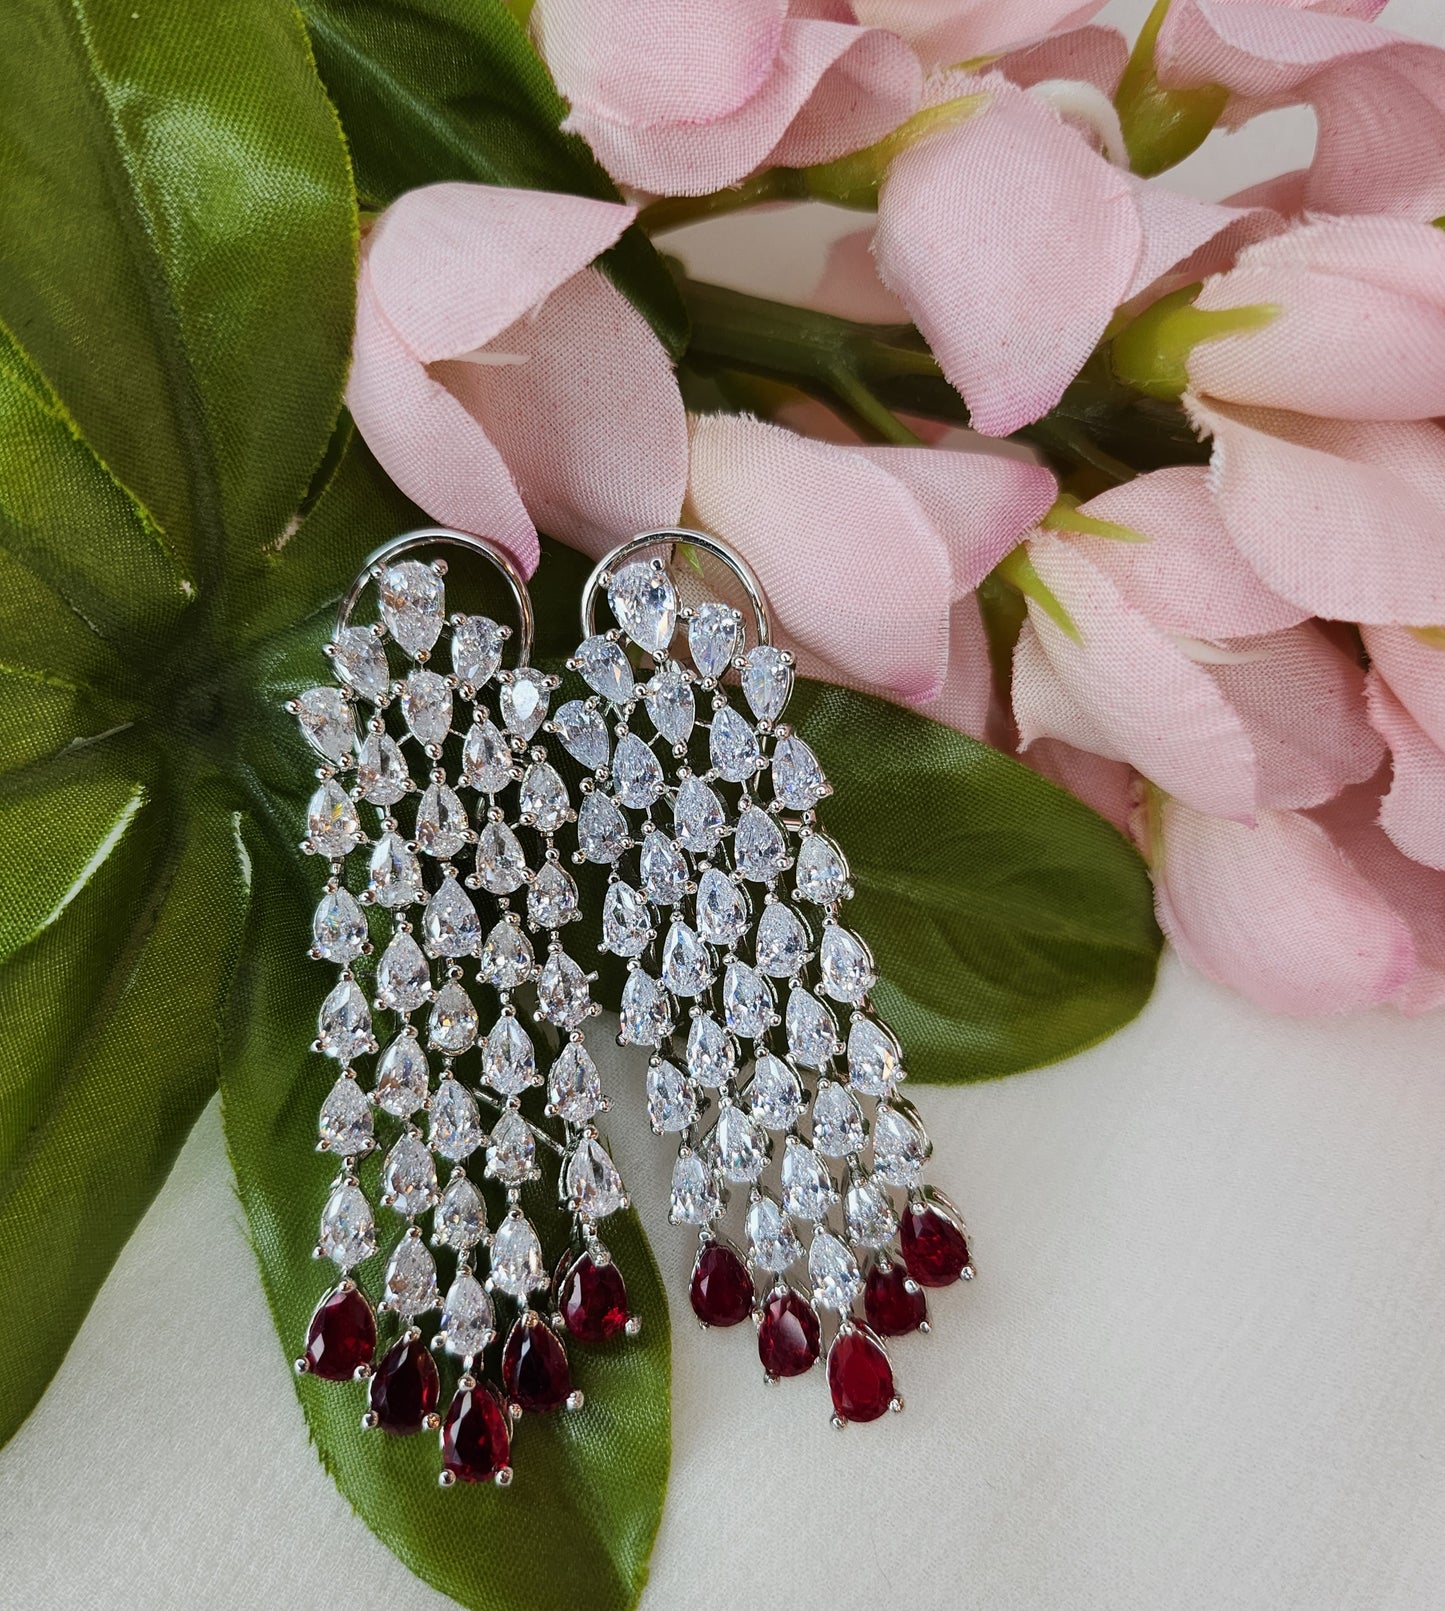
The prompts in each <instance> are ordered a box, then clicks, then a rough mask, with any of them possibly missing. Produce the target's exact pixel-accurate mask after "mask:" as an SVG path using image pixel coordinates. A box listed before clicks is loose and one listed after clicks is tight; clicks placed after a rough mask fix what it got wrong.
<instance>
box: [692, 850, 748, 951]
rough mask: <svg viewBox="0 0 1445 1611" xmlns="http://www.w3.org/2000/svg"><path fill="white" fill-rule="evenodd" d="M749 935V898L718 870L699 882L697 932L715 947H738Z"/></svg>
mask: <svg viewBox="0 0 1445 1611" xmlns="http://www.w3.org/2000/svg"><path fill="white" fill-rule="evenodd" d="M747 931H748V898H747V896H746V895H744V894H743V892H742V890H741V889H740V888H739V887H738V885H737V884H735V883H734V882H733V880H732V879H731V878H729V877H728V875H727V874H726V873H725V872H723V871H722V870H721V869H720V868H718V867H709V868H708V869H707V871H706V872H705V873H704V874H703V875H702V877H701V878H699V879H698V881H697V932H698V933H699V934H700V935H702V937H703V939H705V940H707V941H709V942H710V943H711V944H713V945H720V946H731V945H735V944H736V943H737V942H738V941H739V940H740V939H742V937H743V935H744V934H746V933H747Z"/></svg>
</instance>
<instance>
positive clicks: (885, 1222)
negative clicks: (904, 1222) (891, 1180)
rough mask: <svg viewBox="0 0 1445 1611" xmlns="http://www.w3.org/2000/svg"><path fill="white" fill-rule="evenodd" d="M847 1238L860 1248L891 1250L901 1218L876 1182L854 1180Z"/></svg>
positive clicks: (848, 1207)
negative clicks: (889, 1247) (886, 1248)
mask: <svg viewBox="0 0 1445 1611" xmlns="http://www.w3.org/2000/svg"><path fill="white" fill-rule="evenodd" d="M846 1213H847V1216H848V1235H849V1237H850V1238H851V1239H852V1241H853V1242H854V1243H855V1244H856V1245H857V1246H858V1247H888V1246H889V1245H890V1244H891V1243H892V1241H893V1238H894V1237H895V1236H896V1235H897V1233H898V1216H897V1214H895V1213H894V1211H893V1204H892V1202H891V1201H890V1200H889V1197H888V1193H887V1192H886V1191H884V1190H883V1188H882V1187H881V1186H880V1185H879V1184H878V1182H877V1181H876V1180H855V1181H854V1182H853V1184H852V1185H851V1186H850V1187H849V1188H848V1197H847V1202H846Z"/></svg>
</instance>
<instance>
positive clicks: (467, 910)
mask: <svg viewBox="0 0 1445 1611" xmlns="http://www.w3.org/2000/svg"><path fill="white" fill-rule="evenodd" d="M421 926H422V932H423V933H424V934H425V935H426V948H427V950H428V951H429V952H430V953H431V955H432V956H434V957H469V956H475V955H476V954H477V948H478V946H479V945H480V944H481V938H482V923H481V919H480V918H479V917H478V916H477V909H476V907H475V906H473V905H472V902H471V897H470V896H468V894H467V893H466V891H465V890H464V889H463V888H462V886H461V885H460V884H459V883H458V882H457V881H456V879H455V878H453V877H452V876H451V874H450V873H448V874H447V876H446V877H445V878H444V879H442V881H441V885H440V887H439V888H438V889H437V892H436V894H435V895H433V896H432V898H431V899H430V900H429V901H428V902H427V903H426V910H425V912H423V914H422V920H421Z"/></svg>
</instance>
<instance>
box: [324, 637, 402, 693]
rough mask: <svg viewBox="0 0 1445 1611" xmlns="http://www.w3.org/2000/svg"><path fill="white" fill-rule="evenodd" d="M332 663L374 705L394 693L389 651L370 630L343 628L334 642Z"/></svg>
mask: <svg viewBox="0 0 1445 1611" xmlns="http://www.w3.org/2000/svg"><path fill="white" fill-rule="evenodd" d="M331 664H332V666H333V667H334V668H335V671H336V675H337V676H338V677H340V678H341V680H342V682H344V683H346V684H347V686H348V687H351V688H354V689H355V690H356V691H357V693H359V694H361V695H362V696H363V698H366V699H369V700H370V701H371V703H372V704H373V705H379V704H381V702H382V701H383V700H384V699H385V698H386V696H387V695H388V694H389V693H390V692H391V674H390V672H389V671H388V670H387V666H386V650H385V649H383V648H382V646H381V644H380V643H379V642H378V641H377V639H376V637H375V635H374V634H373V633H372V631H371V630H370V628H369V627H343V628H342V630H341V631H340V632H338V633H337V634H336V636H335V638H333V639H332V655H331Z"/></svg>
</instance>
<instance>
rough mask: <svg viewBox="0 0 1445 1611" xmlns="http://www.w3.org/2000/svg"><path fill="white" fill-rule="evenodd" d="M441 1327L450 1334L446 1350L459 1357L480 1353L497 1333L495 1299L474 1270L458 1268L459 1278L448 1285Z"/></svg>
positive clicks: (447, 1337) (465, 1357)
mask: <svg viewBox="0 0 1445 1611" xmlns="http://www.w3.org/2000/svg"><path fill="white" fill-rule="evenodd" d="M441 1331H442V1335H443V1336H444V1337H445V1338H446V1350H447V1352H448V1353H449V1354H451V1355H452V1356H453V1358H455V1359H470V1358H472V1356H473V1355H475V1354H480V1353H481V1352H482V1350H483V1349H484V1348H485V1347H486V1346H487V1344H488V1343H489V1342H491V1340H492V1338H493V1337H495V1336H496V1331H495V1330H494V1329H493V1323H492V1300H491V1299H490V1298H489V1297H488V1296H487V1293H486V1288H485V1287H483V1285H482V1283H481V1282H480V1281H478V1280H477V1278H476V1276H474V1275H473V1274H472V1272H471V1271H470V1270H458V1271H457V1277H456V1280H455V1281H453V1282H452V1284H451V1286H450V1287H449V1288H448V1289H447V1296H446V1302H445V1303H444V1304H443V1305H442V1324H441Z"/></svg>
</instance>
